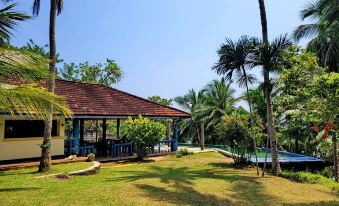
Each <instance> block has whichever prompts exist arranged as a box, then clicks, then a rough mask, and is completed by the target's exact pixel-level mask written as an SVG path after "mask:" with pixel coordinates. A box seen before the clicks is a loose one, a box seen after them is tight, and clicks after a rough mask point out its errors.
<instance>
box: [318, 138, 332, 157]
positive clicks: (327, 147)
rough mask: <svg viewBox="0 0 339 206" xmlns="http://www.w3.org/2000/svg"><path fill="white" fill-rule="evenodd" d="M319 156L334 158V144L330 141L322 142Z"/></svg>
mask: <svg viewBox="0 0 339 206" xmlns="http://www.w3.org/2000/svg"><path fill="white" fill-rule="evenodd" d="M316 150H317V155H318V156H319V157H321V158H332V157H333V143H332V142H331V141H329V140H324V141H321V142H320V143H319V144H318V145H317V147H316Z"/></svg>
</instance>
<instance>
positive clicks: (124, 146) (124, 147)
mask: <svg viewBox="0 0 339 206" xmlns="http://www.w3.org/2000/svg"><path fill="white" fill-rule="evenodd" d="M111 154H112V157H113V158H116V157H129V156H133V147H132V143H121V144H112V153H111Z"/></svg>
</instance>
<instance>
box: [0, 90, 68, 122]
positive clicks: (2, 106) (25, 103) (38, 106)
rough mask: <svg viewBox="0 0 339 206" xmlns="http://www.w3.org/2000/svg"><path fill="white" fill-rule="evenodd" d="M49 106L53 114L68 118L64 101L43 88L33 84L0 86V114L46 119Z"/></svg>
mask: <svg viewBox="0 0 339 206" xmlns="http://www.w3.org/2000/svg"><path fill="white" fill-rule="evenodd" d="M51 105H52V106H53V111H54V112H55V114H60V115H63V116H65V117H70V116H71V114H72V112H71V111H70V110H69V109H68V107H67V103H66V100H65V99H64V98H63V97H60V96H57V95H55V94H53V93H51V92H47V90H46V89H45V88H42V87H39V86H37V85H34V84H29V85H20V86H15V85H9V84H0V113H1V114H8V115H12V116H14V115H28V116H30V117H32V118H37V119H48V114H49V113H50V108H51Z"/></svg>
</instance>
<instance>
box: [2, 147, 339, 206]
mask: <svg viewBox="0 0 339 206" xmlns="http://www.w3.org/2000/svg"><path fill="white" fill-rule="evenodd" d="M230 161H231V160H230V159H227V158H225V157H224V156H222V155H220V154H218V153H199V154H194V155H191V156H189V157H183V158H179V159H177V158H175V157H166V158H164V159H162V160H159V161H155V162H154V161H149V162H143V163H127V164H104V165H102V169H101V171H100V173H99V174H97V175H93V176H78V177H72V178H71V179H69V180H58V179H55V178H48V179H33V178H32V177H33V176H35V175H37V174H34V173H33V174H32V172H33V171H34V170H32V169H30V170H19V171H10V172H1V173H0V205H338V204H339V202H336V201H338V200H339V197H338V196H339V195H338V193H334V192H332V191H331V189H330V188H328V187H325V186H323V185H318V184H302V183H296V182H292V181H290V180H287V179H284V178H279V177H272V176H267V177H265V178H260V177H257V176H256V174H255V172H254V170H252V169H249V170H242V169H234V168H233V167H232V165H231V164H230V163H229V162H230ZM59 167H62V166H59ZM66 167H70V165H67V166H66ZM59 169H61V168H58V169H57V170H59ZM68 169H69V168H68ZM59 171H60V170H59Z"/></svg>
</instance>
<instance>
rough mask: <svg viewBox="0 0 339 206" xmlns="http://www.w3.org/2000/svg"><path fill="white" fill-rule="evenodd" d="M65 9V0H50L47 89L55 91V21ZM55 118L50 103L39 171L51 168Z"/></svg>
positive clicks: (35, 11) (35, 7) (36, 5)
mask: <svg viewBox="0 0 339 206" xmlns="http://www.w3.org/2000/svg"><path fill="white" fill-rule="evenodd" d="M40 3H41V2H40V0H34V2H33V14H34V15H36V16H38V15H39V12H40ZM62 9H63V0H50V11H49V59H50V62H49V68H48V70H49V73H50V77H49V78H48V81H47V90H48V91H49V92H51V93H54V89H55V70H56V69H55V64H56V41H55V23H56V16H57V15H59V14H60V13H61V11H62ZM52 119H53V105H50V109H49V117H48V119H47V120H46V121H45V131H44V138H43V143H42V145H41V159H40V165H39V172H47V171H49V170H50V169H51V132H52Z"/></svg>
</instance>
